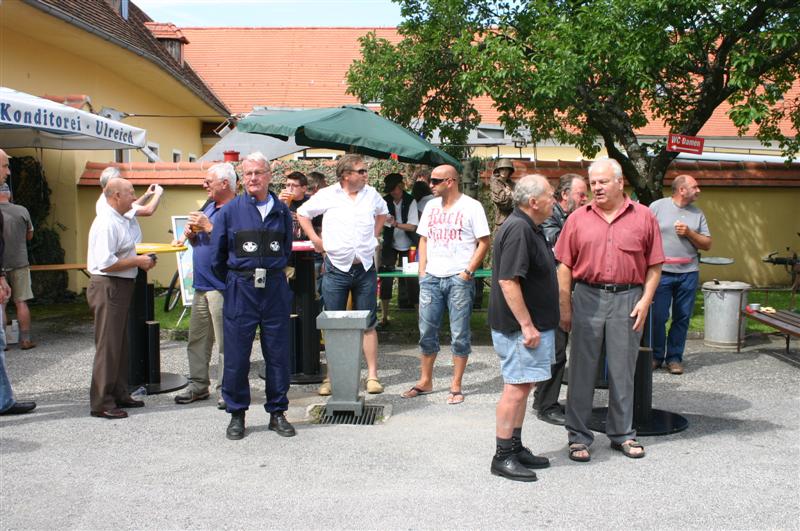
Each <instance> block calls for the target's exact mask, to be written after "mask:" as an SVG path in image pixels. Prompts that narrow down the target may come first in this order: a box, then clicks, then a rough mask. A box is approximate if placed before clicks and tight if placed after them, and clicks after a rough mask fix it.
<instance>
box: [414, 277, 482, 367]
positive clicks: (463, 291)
mask: <svg viewBox="0 0 800 531" xmlns="http://www.w3.org/2000/svg"><path fill="white" fill-rule="evenodd" d="M474 298H475V283H474V282H473V281H472V280H463V279H462V278H461V277H459V276H458V275H453V276H451V277H435V276H433V275H425V276H424V277H422V278H421V279H420V281H419V348H420V350H421V351H422V353H423V354H438V353H439V350H440V347H439V328H440V327H441V326H442V316H443V315H444V310H445V308H447V313H448V314H449V315H450V337H451V342H450V349H451V350H452V351H453V355H454V356H469V354H470V352H472V348H471V340H472V331H471V329H470V323H469V321H470V317H471V316H472V299H474Z"/></svg>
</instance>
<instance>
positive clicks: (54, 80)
mask: <svg viewBox="0 0 800 531" xmlns="http://www.w3.org/2000/svg"><path fill="white" fill-rule="evenodd" d="M2 33H3V35H2V44H3V46H2V49H1V50H0V85H2V86H7V87H10V88H13V89H15V90H20V91H22V92H27V93H29V94H33V95H37V96H42V95H44V94H54V95H66V94H86V95H88V96H90V98H91V103H92V107H93V108H94V110H95V111H96V112H97V111H99V110H100V109H101V108H102V107H104V106H107V107H113V108H114V109H117V110H120V111H123V112H127V113H135V114H147V115H163V116H165V117H163V118H146V117H133V116H132V117H128V118H126V119H124V123H126V124H129V125H135V126H137V127H141V128H144V129H146V130H147V140H148V142H155V143H157V144H158V145H159V154H160V157H161V159H162V160H163V161H165V162H171V161H172V150H173V149H177V150H180V151H181V152H182V159H181V160H184V161H188V157H189V154H190V153H191V154H194V155H196V156H198V157H199V156H200V155H201V154H202V153H203V145H202V142H201V119H200V118H171V117H169V116H175V115H183V116H185V115H196V114H197V113H196V112H192V111H190V110H188V109H185V108H181V107H179V106H176V105H174V104H173V103H169V102H167V101H166V100H165V95H164V93H163V92H162V91H163V90H164V89H165V88H164V87H163V86H151V85H148V80H147V79H128V78H125V77H123V76H121V75H120V74H119V73H118V72H115V71H112V70H110V69H109V68H106V67H105V66H104V65H102V64H98V63H96V62H93V61H89V60H87V59H85V58H83V57H81V56H80V55H76V54H73V53H69V52H67V51H64V50H60V49H57V48H54V47H52V46H50V45H48V44H47V43H45V42H42V41H39V40H37V39H36V38H34V37H32V36H30V35H26V34H23V33H19V32H15V31H13V30H11V29H9V28H8V26H6V27H4V28H2ZM85 38H86V39H87V40H92V39H95V40H97V41H99V39H97V38H96V37H93V36H91V35H89V34H86V35H85ZM119 54H128V55H130V54H131V52H127V51H125V50H122V49H120V50H119ZM185 91H186V98H189V97H194V96H190V93H189V90H188V89H185ZM171 99H174V97H173V98H171ZM209 114H212V111H211V109H209ZM0 147H2V146H0ZM7 151H8V152H9V154H10V155H12V156H24V155H32V156H35V157H37V158H39V159H40V161H41V162H42V166H43V168H44V173H45V176H46V177H47V181H48V184H49V185H50V188H51V190H52V192H53V193H52V196H51V203H52V208H51V214H50V217H49V224H50V225H51V226H54V227H57V228H58V231H59V233H60V234H61V245H62V247H63V248H64V250H65V254H66V256H65V261H66V262H68V263H70V262H77V263H81V262H85V260H86V245H87V237H88V232H89V227H90V226H91V222H92V219H93V213H94V201H95V200H96V199H97V194H99V189H98V190H97V194H96V193H95V191H92V192H91V194H89V193H88V192H87V194H86V195H91V196H92V199H91V201H90V202H91V204H90V205H89V204H88V200H87V199H86V198H84V197H83V195H85V194H83V192H79V190H78V187H77V182H78V180H79V178H80V175H81V174H82V173H83V170H84V167H85V165H86V162H88V161H93V162H113V161H114V157H115V152H114V151H59V150H42V151H34V150H32V149H12V150H7ZM129 153H130V160H131V161H132V162H146V161H147V158H146V157H145V155H144V154H143V153H141V152H140V151H138V150H132V151H130V152H129ZM198 190H199V188H198ZM137 192H139V193H141V191H139V190H137ZM199 194H200V195H202V190H199ZM190 195H191V194H189V193H188V192H186V197H187V198H188V197H189V196H190ZM165 202H166V203H167V204H169V203H170V198H169V197H167V198H166V200H165ZM188 204H189V203H188V202H187V203H186V205H187V206H188ZM201 204H202V200H201ZM76 205H77V207H78V208H76ZM89 207H90V208H89ZM181 209H182V210H186V209H185V208H183V206H181ZM182 210H180V209H179V210H176V211H175V213H182ZM186 211H188V210H186ZM161 212H166V210H161ZM161 215H162V214H161V213H159V215H157V216H155V219H152V220H145V221H143V222H142V223H141V225H142V229H143V231H144V236H145V239H147V240H151V241H166V240H167V236H169V235H168V234H167V233H166V230H167V228H168V227H169V223H168V220H169V218H168V217H167V222H166V223H165V224H164V225H163V227H164V228H162V227H161V223H164V220H163V219H161ZM163 268H164V266H162V265H159V266H158V269H163ZM173 271H174V268H173ZM156 275H158V272H156ZM165 275H166V274H165ZM169 275H170V278H171V275H172V272H170V273H169ZM83 278H84V277H83V276H82V275H80V274H70V289H74V290H79V289H80V288H81V287H83V286H84V285H85V283H84V282H83ZM158 278H159V279H160V278H161V277H160V276H158ZM170 278H168V279H167V281H166V282H168V281H169V279H170Z"/></svg>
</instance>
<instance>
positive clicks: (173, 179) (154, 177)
mask: <svg viewBox="0 0 800 531" xmlns="http://www.w3.org/2000/svg"><path fill="white" fill-rule="evenodd" d="M214 164H216V162H128V163H124V162H123V163H119V162H113V163H108V162H87V163H86V167H85V168H84V170H83V173H82V174H81V177H80V179H79V180H78V185H79V186H100V174H101V173H102V172H103V170H104V169H106V168H107V167H109V166H115V167H117V168H119V172H120V174H121V176H122V178H123V179H128V180H129V181H130V182H131V183H132V184H134V185H136V186H147V185H150V184H152V183H158V184H160V185H162V186H199V185H201V184H202V183H203V179H205V177H206V171H207V170H208V168H210V167H211V166H213V165H214Z"/></svg>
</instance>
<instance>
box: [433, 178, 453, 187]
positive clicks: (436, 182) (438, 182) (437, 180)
mask: <svg viewBox="0 0 800 531" xmlns="http://www.w3.org/2000/svg"><path fill="white" fill-rule="evenodd" d="M449 180H450V179H434V178H433V177H431V184H432V185H434V186H438V185H440V184H442V183H443V182H445V181H449Z"/></svg>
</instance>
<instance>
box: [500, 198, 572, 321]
mask: <svg viewBox="0 0 800 531" xmlns="http://www.w3.org/2000/svg"><path fill="white" fill-rule="evenodd" d="M514 278H519V283H520V287H521V288H522V298H523V300H524V301H525V306H527V307H528V312H530V314H531V319H532V320H533V325H534V326H535V327H536V328H537V329H538V330H542V331H544V330H552V329H554V328H556V327H557V326H558V321H559V313H558V280H557V279H556V264H555V260H553V252H552V251H551V250H550V246H549V245H548V244H547V239H545V237H544V233H543V232H542V229H541V228H540V227H538V226H537V225H536V224H535V223H534V222H533V220H532V219H531V218H529V217H528V216H527V215H526V214H525V213H524V212H523V211H522V210H520V209H519V208H515V209H514V211H513V212H512V213H511V215H510V216H509V217H508V219H506V221H505V222H503V224H502V225H501V226H500V229H499V230H498V231H497V234H496V235H495V238H494V247H493V249H492V292H491V294H490V296H489V326H490V327H491V328H492V329H493V330H497V331H498V332H504V333H511V332H516V331H518V330H520V325H519V323H518V322H517V320H516V319H515V318H514V314H513V313H511V309H510V308H509V307H508V303H506V299H505V297H504V296H503V290H502V289H501V288H500V282H499V281H500V280H513V279H514Z"/></svg>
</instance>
